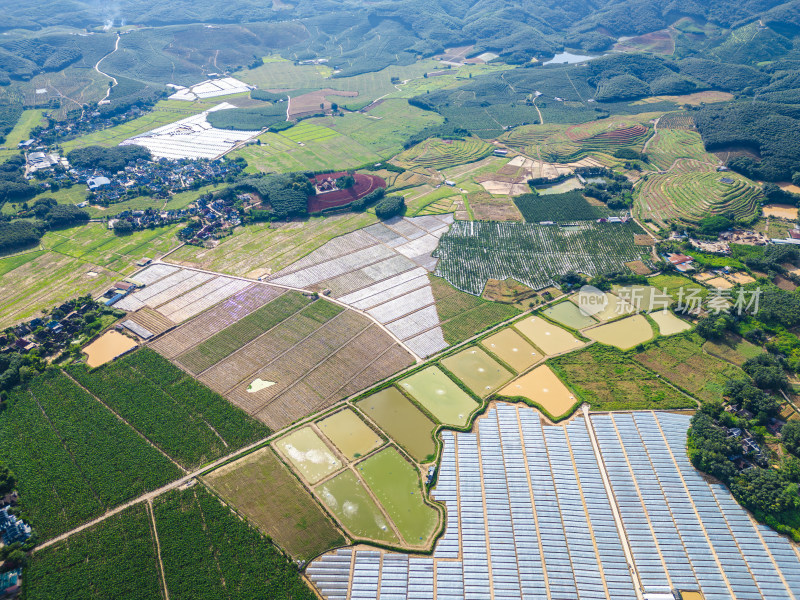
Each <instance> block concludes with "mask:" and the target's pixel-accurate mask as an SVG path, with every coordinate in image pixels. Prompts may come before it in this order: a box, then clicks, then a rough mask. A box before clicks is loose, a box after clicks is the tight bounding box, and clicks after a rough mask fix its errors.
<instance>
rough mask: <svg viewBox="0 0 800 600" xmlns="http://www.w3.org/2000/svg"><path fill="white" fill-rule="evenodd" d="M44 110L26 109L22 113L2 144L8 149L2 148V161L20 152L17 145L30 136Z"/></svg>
mask: <svg viewBox="0 0 800 600" xmlns="http://www.w3.org/2000/svg"><path fill="white" fill-rule="evenodd" d="M44 112H45V111H43V110H26V111H24V112H23V113H22V116H21V117H20V118H19V121H17V124H16V125H14V129H12V130H11V131H10V132H9V133H8V135H7V136H6V141H5V142H4V143H3V144H0V145H2V146H4V147H5V148H7V149H6V150H0V161H4V160H6V159H8V158H10V157H12V156H14V155H15V154H17V153H18V152H19V150H17V145H18V144H19V143H20V142H23V141H25V140H27V139H28V138H30V136H31V129H33V128H34V127H36V126H37V125H39V124H40V123H41V121H42V116H43V115H44Z"/></svg>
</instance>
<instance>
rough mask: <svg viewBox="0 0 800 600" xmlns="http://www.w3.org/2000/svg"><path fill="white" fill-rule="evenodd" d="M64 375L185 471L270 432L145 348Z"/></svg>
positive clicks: (78, 368)
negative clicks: (103, 404) (105, 363)
mask: <svg viewBox="0 0 800 600" xmlns="http://www.w3.org/2000/svg"><path fill="white" fill-rule="evenodd" d="M69 374H70V375H72V376H73V377H74V378H75V379H76V380H78V381H79V382H80V383H81V385H83V386H85V387H86V388H87V389H88V390H89V391H91V392H92V393H93V394H95V395H96V396H97V397H98V398H100V399H101V400H102V401H103V402H104V403H106V404H107V405H108V406H110V407H111V408H112V409H113V410H114V411H115V412H117V414H119V415H121V416H122V417H123V418H124V419H125V420H126V421H127V422H128V423H130V424H131V425H132V426H133V427H135V428H136V430H137V431H139V432H140V433H141V434H142V435H144V436H146V437H147V438H148V439H149V440H150V441H151V442H152V443H153V444H155V445H156V446H157V447H159V448H160V449H161V450H162V451H164V452H165V453H166V454H168V455H170V456H171V457H172V458H174V459H175V460H176V461H177V462H179V463H181V464H182V465H184V466H186V467H193V466H197V465H200V464H203V463H205V462H208V461H210V460H213V459H215V458H219V457H220V456H223V455H224V454H227V453H229V452H231V451H233V450H234V449H236V448H241V447H242V446H245V445H247V444H249V443H252V442H254V441H256V440H258V439H260V438H263V437H266V436H267V435H268V434H269V430H268V429H267V428H266V427H264V426H263V425H262V424H260V423H258V422H257V421H254V420H253V419H251V418H250V417H248V416H247V415H246V414H244V413H243V412H241V411H240V410H238V409H237V408H235V407H233V406H231V405H230V404H229V403H228V402H226V401H225V399H224V398H222V397H221V396H219V395H218V394H215V393H214V392H212V391H211V390H209V389H208V388H206V387H205V386H203V385H202V384H200V383H199V382H197V381H196V380H195V379H193V378H192V377H190V376H188V375H187V374H186V373H184V372H183V371H181V370H180V369H178V368H177V367H175V366H174V365H172V364H170V363H169V361H167V360H165V359H164V358H162V357H161V356H160V355H159V354H157V353H156V352H154V351H152V350H150V349H149V348H143V349H141V350H139V351H137V352H135V353H133V354H130V355H128V356H126V357H124V358H122V359H120V360H118V361H116V362H113V363H109V364H107V365H104V366H103V367H100V368H98V369H95V370H92V371H90V370H88V369H87V368H86V367H85V366H83V365H75V366H73V367H70V368H69Z"/></svg>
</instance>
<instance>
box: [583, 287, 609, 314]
mask: <svg viewBox="0 0 800 600" xmlns="http://www.w3.org/2000/svg"><path fill="white" fill-rule="evenodd" d="M607 306H608V296H606V294H605V292H603V291H602V290H600V289H598V288H596V287H594V286H593V285H584V286H583V287H581V289H580V290H579V291H578V308H579V309H580V311H581V312H582V313H583V314H584V315H586V316H588V317H592V316H594V315H596V314H599V313H601V312H603V311H604V310H605V309H606V307H607Z"/></svg>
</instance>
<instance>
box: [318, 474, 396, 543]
mask: <svg viewBox="0 0 800 600" xmlns="http://www.w3.org/2000/svg"><path fill="white" fill-rule="evenodd" d="M314 492H315V493H316V495H317V496H318V497H319V498H320V499H321V500H322V502H323V504H325V506H327V507H328V510H330V511H331V512H332V513H333V514H334V516H335V517H336V519H337V520H338V521H339V523H341V524H342V525H343V526H344V528H345V530H347V531H348V532H349V533H350V534H351V535H352V536H354V537H356V538H362V539H368V540H375V541H378V542H383V543H385V544H392V545H399V544H400V543H401V542H400V539H399V538H398V536H397V534H396V533H395V531H394V528H393V527H392V524H391V522H390V521H389V519H388V518H387V517H386V515H384V513H383V512H382V511H381V509H380V507H379V506H378V505H377V503H376V502H375V501H374V500H373V499H372V496H370V495H369V493H368V492H367V491H366V490H365V489H364V484H363V483H362V482H361V480H360V479H359V478H358V476H357V475H356V474H355V473H354V472H353V471H350V470H344V471H342V472H341V473H339V474H338V475H336V476H335V477H332V478H331V479H329V480H328V481H326V482H325V483H322V484H320V485H319V486H317V488H316V489H315V490H314Z"/></svg>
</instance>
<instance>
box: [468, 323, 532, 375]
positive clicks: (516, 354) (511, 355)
mask: <svg viewBox="0 0 800 600" xmlns="http://www.w3.org/2000/svg"><path fill="white" fill-rule="evenodd" d="M481 346H483V347H484V348H486V349H487V350H488V351H489V352H491V353H492V354H494V355H495V356H496V357H498V358H499V359H500V360H502V361H503V362H504V363H506V364H507V365H509V366H510V367H511V368H512V369H514V370H515V371H516V372H517V373H519V372H520V371H524V370H525V369H527V368H529V367H532V366H533V365H535V364H536V363H537V362H538V361H540V360H542V353H541V352H540V351H539V350H538V349H537V348H534V347H533V346H532V345H531V344H530V343H529V342H528V341H527V340H526V339H525V338H524V337H522V336H521V335H520V334H518V333H517V332H516V331H514V330H513V329H511V328H510V327H509V328H507V329H503V330H502V331H501V332H499V333H495V334H494V335H491V336H489V337H488V338H486V339H485V340H483V341H482V342H481Z"/></svg>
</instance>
